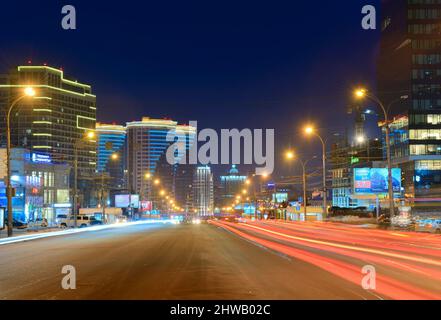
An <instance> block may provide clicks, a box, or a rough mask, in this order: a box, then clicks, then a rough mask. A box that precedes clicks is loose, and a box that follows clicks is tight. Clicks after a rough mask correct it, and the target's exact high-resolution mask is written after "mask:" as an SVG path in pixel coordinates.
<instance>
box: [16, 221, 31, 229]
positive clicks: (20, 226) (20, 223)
mask: <svg viewBox="0 0 441 320" xmlns="http://www.w3.org/2000/svg"><path fill="white" fill-rule="evenodd" d="M12 227H14V228H17V229H26V228H27V227H28V224H27V223H26V222H23V221H18V220H13V221H12Z"/></svg>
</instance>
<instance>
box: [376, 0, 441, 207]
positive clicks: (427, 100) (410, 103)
mask: <svg viewBox="0 0 441 320" xmlns="http://www.w3.org/2000/svg"><path fill="white" fill-rule="evenodd" d="M440 39H441V2H440V1H433V0H430V1H429V0H408V1H406V0H393V1H392V0H389V1H383V19H382V35H381V46H380V55H379V59H378V70H377V74H378V95H379V98H380V99H381V100H382V101H383V102H384V104H385V105H386V106H391V107H390V110H391V111H390V113H391V117H390V118H391V119H394V120H393V128H392V130H391V136H390V138H391V147H392V156H393V158H392V160H393V164H394V166H399V167H401V168H402V170H403V176H404V177H408V178H407V181H404V184H405V185H406V186H407V187H406V190H405V193H406V198H407V199H408V200H409V201H410V202H412V201H413V200H415V199H417V198H426V199H427V198H438V197H439V194H440V192H441V40H440ZM405 96H407V97H408V98H407V99H405V98H406V97H405ZM398 115H401V116H398ZM394 117H395V118H394ZM403 119H406V120H405V123H403ZM383 124H384V123H383ZM403 130H407V131H406V132H403ZM383 132H384V130H383ZM409 177H410V179H409Z"/></svg>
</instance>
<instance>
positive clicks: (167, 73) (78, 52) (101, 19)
mask: <svg viewBox="0 0 441 320" xmlns="http://www.w3.org/2000/svg"><path fill="white" fill-rule="evenodd" d="M92 2H93V3H92ZM378 3H379V1H378V0H376V1H370V2H366V1H365V0H363V1H358V0H344V1H328V0H322V1H294V0H292V1H286V2H285V1H284V2H281V1H238V0H236V1H198V2H194V1H149V0H145V1H139V2H138V1H115V2H112V1H109V2H107V1H106V2H105V1H69V2H64V1H27V0H24V1H18V2H13V1H8V2H3V3H2V4H1V11H0V26H1V28H0V30H1V41H0V72H4V71H7V70H8V68H10V67H14V66H16V65H17V64H23V63H25V62H26V61H27V60H29V59H31V60H32V62H33V63H43V62H46V63H48V64H49V65H53V66H55V67H60V66H61V67H63V68H64V70H65V72H66V74H67V75H68V76H72V77H74V78H77V79H78V80H79V81H83V82H86V83H89V84H91V85H92V86H93V90H94V91H95V93H96V95H97V98H98V120H99V121H104V122H106V121H108V122H120V123H123V122H125V121H131V120H135V119H139V118H140V117H141V116H143V115H146V116H151V117H170V118H173V119H177V120H179V121H180V122H187V121H188V120H198V121H199V123H200V125H199V127H200V128H203V127H211V128H217V129H218V128H275V129H276V135H277V144H278V147H279V149H280V150H281V148H282V145H283V146H286V145H287V144H292V145H294V141H296V140H297V141H298V140H299V139H298V138H297V139H296V136H295V135H296V130H298V129H299V127H300V124H301V123H304V122H305V121H308V120H309V119H311V120H312V119H313V120H314V123H316V124H317V126H318V127H320V128H323V130H326V131H327V132H335V131H340V132H343V131H344V127H345V125H346V124H347V121H348V119H349V118H348V116H347V115H346V107H347V106H348V104H350V103H351V101H350V90H351V89H352V88H353V87H354V86H356V85H357V84H359V83H366V84H368V86H370V87H374V86H375V82H374V71H375V70H374V65H375V55H376V52H377V50H378V39H379V34H378V31H365V30H362V28H361V24H360V22H361V19H362V14H361V8H362V6H363V5H366V4H373V5H376V6H377V8H378V9H379V5H378ZM65 4H72V5H74V6H75V7H76V10H77V27H78V29H77V30H71V31H65V30H63V29H62V28H61V25H60V21H61V18H62V15H61V8H62V6H63V5H65ZM318 147H319V146H318V145H317V149H318ZM310 148H312V147H310ZM314 149H315V148H314ZM307 152H308V153H310V152H315V150H314V151H307Z"/></svg>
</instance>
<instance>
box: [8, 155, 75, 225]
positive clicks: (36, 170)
mask: <svg viewBox="0 0 441 320" xmlns="http://www.w3.org/2000/svg"><path fill="white" fill-rule="evenodd" d="M5 161H6V149H0V163H1V165H0V207H2V208H4V209H5V210H6V206H7V199H6V186H5V176H6V165H5V164H4V163H5ZM69 171H70V167H69V165H67V164H61V163H53V162H52V160H51V158H50V156H47V155H44V154H39V153H35V152H30V151H29V150H26V149H23V148H13V149H12V151H11V182H12V186H13V187H14V188H15V190H16V193H15V197H13V199H12V205H13V217H14V219H15V220H18V221H22V222H29V221H36V220H37V219H38V220H42V219H46V220H47V221H48V223H49V225H54V224H56V216H57V215H58V214H66V215H67V214H69V213H70V212H71V203H70V197H69Z"/></svg>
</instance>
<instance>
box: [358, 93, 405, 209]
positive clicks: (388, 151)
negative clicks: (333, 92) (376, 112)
mask: <svg viewBox="0 0 441 320" xmlns="http://www.w3.org/2000/svg"><path fill="white" fill-rule="evenodd" d="M354 96H355V98H357V99H358V100H361V99H365V98H367V99H370V100H372V101H374V102H375V103H377V104H378V105H379V106H380V108H381V109H382V110H383V114H384V122H385V127H386V137H385V138H386V139H385V140H386V157H387V171H388V194H389V214H390V216H391V217H393V216H394V215H395V210H394V207H395V204H394V192H393V185H392V158H391V146H390V127H389V116H388V110H389V109H390V107H391V106H392V104H394V103H396V102H399V101H401V100H406V99H408V98H409V96H408V95H404V96H401V97H399V98H398V99H396V100H393V101H392V102H391V103H390V104H389V105H388V106H387V107H386V106H385V105H384V104H383V102H382V101H381V100H380V99H379V98H378V97H377V96H375V95H374V94H372V93H370V92H368V91H367V90H366V89H363V88H360V89H357V90H355V91H354Z"/></svg>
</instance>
